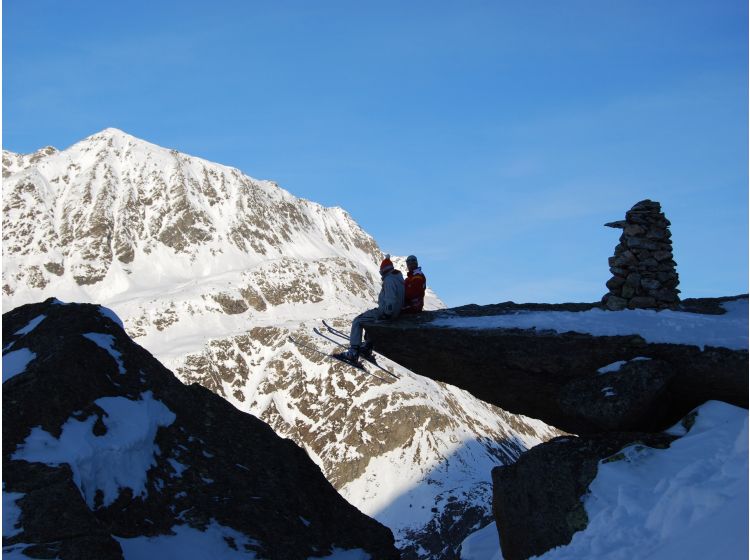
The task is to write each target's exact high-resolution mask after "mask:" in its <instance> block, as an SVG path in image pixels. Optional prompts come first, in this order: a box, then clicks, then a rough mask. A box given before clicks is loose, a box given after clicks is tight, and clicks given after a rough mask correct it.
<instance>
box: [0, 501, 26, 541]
mask: <svg viewBox="0 0 750 560" xmlns="http://www.w3.org/2000/svg"><path fill="white" fill-rule="evenodd" d="M25 495H26V494H23V493H21V492H6V491H5V490H3V538H7V537H15V536H16V535H18V534H20V533H22V532H23V527H21V526H20V522H21V508H20V507H19V506H18V504H17V503H16V502H17V501H18V500H20V499H21V498H23V497H24V496H25ZM3 556H5V554H3Z"/></svg>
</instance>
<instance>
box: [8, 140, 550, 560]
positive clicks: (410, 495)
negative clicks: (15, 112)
mask: <svg viewBox="0 0 750 560" xmlns="http://www.w3.org/2000/svg"><path fill="white" fill-rule="evenodd" d="M3 209H4V211H3V281H2V284H3V306H4V310H6V311H7V310H9V309H11V308H14V307H16V306H19V305H21V304H25V303H30V302H36V301H41V300H43V299H46V298H47V297H51V296H54V297H56V298H58V299H60V300H64V301H77V302H95V303H99V304H102V305H105V306H107V307H109V308H112V309H113V310H114V311H115V312H116V313H117V314H118V315H119V316H120V317H121V318H122V319H123V321H124V323H125V327H126V330H127V332H128V334H130V335H131V336H132V337H133V338H135V339H136V341H137V342H138V343H139V344H140V345H142V346H144V347H145V348H147V349H148V350H149V351H150V352H152V353H153V354H154V355H155V356H156V357H157V358H158V359H159V360H160V361H161V362H162V363H164V364H165V365H166V366H167V367H168V368H170V369H172V370H173V371H175V372H176V373H177V374H178V375H179V376H180V378H181V379H182V380H183V381H185V382H193V381H197V382H199V383H201V384H202V385H204V386H206V387H208V388H209V389H211V390H213V391H214V392H216V393H218V394H220V395H222V396H223V397H225V398H226V399H227V400H229V401H230V402H232V403H233V404H234V405H235V406H237V407H238V408H239V409H241V410H243V411H245V412H250V413H252V414H254V415H256V416H257V417H259V418H261V419H263V420H264V421H266V422H267V423H269V424H270V425H271V426H272V427H273V428H274V429H275V430H276V431H277V433H279V434H281V435H283V436H286V437H289V438H291V439H293V440H294V441H295V442H297V443H298V444H299V445H301V446H302V447H304V448H305V449H306V450H307V452H308V454H309V455H310V456H311V457H312V458H313V460H314V461H316V462H317V463H318V465H320V467H321V469H322V470H323V472H324V473H325V475H326V477H327V478H328V479H329V480H330V481H331V482H332V484H333V485H334V486H335V487H336V488H337V489H338V490H339V491H340V492H341V494H342V495H344V496H345V497H346V498H347V499H348V500H349V501H350V502H351V503H353V504H354V505H356V506H357V507H358V508H359V509H360V510H362V511H363V512H365V513H367V514H368V515H371V516H372V517H375V518H376V519H378V520H379V521H381V522H383V523H384V524H386V525H388V526H389V527H391V528H392V529H393V531H394V534H395V535H396V539H397V544H399V545H400V546H402V547H403V548H404V550H405V553H406V554H405V555H406V556H407V557H422V558H441V557H445V556H446V555H449V554H450V548H451V546H452V544H451V543H454V544H458V543H460V541H461V539H462V538H463V537H464V536H466V535H468V534H469V533H470V532H471V530H472V529H476V528H478V527H480V526H482V525H484V524H486V523H487V522H488V520H489V519H490V518H491V478H490V470H491V468H492V466H495V465H497V464H501V463H503V462H505V461H512V460H514V459H515V458H516V457H517V456H518V455H519V454H520V453H521V452H523V451H524V450H525V449H527V448H529V447H531V446H534V445H536V444H537V443H539V442H541V441H544V440H546V439H548V438H549V437H551V436H553V435H556V434H557V432H556V430H554V429H552V428H550V427H548V426H546V425H545V424H544V423H542V422H539V421H536V420H532V419H528V418H525V417H521V416H517V415H511V414H508V413H505V412H504V411H502V410H500V409H498V408H496V407H493V406H490V405H487V404H485V403H483V402H481V401H478V400H477V399H475V398H473V397H472V396H471V395H469V394H468V393H466V392H465V391H461V390H458V389H456V388H455V387H450V386H446V385H443V384H440V383H436V382H433V381H431V380H428V379H425V378H423V377H419V376H416V375H413V374H411V373H410V372H408V371H406V370H403V369H401V368H399V367H398V366H397V365H395V364H388V366H389V367H391V368H392V369H393V371H394V372H395V373H396V374H398V375H401V379H400V380H397V381H396V380H394V381H393V382H390V381H382V380H379V379H377V378H375V377H368V376H365V375H363V374H361V373H359V372H357V371H355V370H352V369H351V368H348V367H347V366H345V365H343V364H338V363H331V362H330V361H328V360H326V359H325V358H324V357H323V356H321V355H320V354H315V353H313V352H310V351H308V350H306V349H304V348H301V347H297V346H295V345H293V344H292V343H291V342H290V341H289V340H288V337H289V336H290V335H293V336H294V337H295V338H298V339H300V340H302V341H304V342H306V343H308V344H312V345H315V346H316V347H318V348H320V349H321V350H324V351H325V350H330V349H331V348H332V347H333V344H331V343H328V342H327V341H325V340H322V339H320V338H318V337H314V335H312V333H311V329H312V327H313V326H317V325H319V324H320V320H321V319H324V318H325V319H328V320H329V321H331V322H333V323H334V324H336V325H337V326H339V327H340V328H342V329H345V328H346V327H347V326H348V324H349V322H350V320H351V318H352V317H353V316H354V315H356V314H357V313H359V312H361V311H362V310H364V309H367V308H370V307H373V306H374V304H375V300H376V297H377V292H378V289H379V281H380V280H379V275H378V274H377V264H378V263H379V261H380V259H382V256H383V255H382V253H381V251H380V249H379V247H378V245H377V244H376V242H375V241H374V240H373V238H372V237H371V236H369V235H368V234H367V233H366V232H364V231H363V230H362V229H361V228H360V227H359V226H358V225H357V224H356V223H355V222H354V221H353V220H352V218H351V217H350V216H349V215H348V214H347V213H346V212H345V211H344V210H342V209H340V208H325V207H322V206H320V205H318V204H316V203H313V202H310V201H307V200H303V199H300V198H297V197H295V196H293V195H292V194H290V193H288V192H287V191H285V190H283V189H281V188H280V187H278V186H277V185H276V184H274V183H272V182H269V181H259V180H256V179H252V178H250V177H248V176H246V175H244V174H243V173H242V172H240V171H239V170H237V169H234V168H231V167H226V166H222V165H218V164H214V163H211V162H208V161H205V160H202V159H199V158H195V157H191V156H188V155H185V154H182V153H179V152H177V151H175V150H168V149H165V148H161V147H158V146H155V145H153V144H149V143H147V142H144V141H142V140H139V139H136V138H134V137H132V136H129V135H127V134H125V133H123V132H121V131H119V130H115V129H107V130H104V131H102V132H100V133H98V134H95V135H93V136H91V137H89V138H86V139H84V140H83V141H81V142H79V143H77V144H75V145H74V146H72V147H70V148H68V149H66V150H64V151H57V150H55V149H54V148H44V149H42V150H40V151H38V152H36V153H34V154H30V155H19V154H14V153H10V152H5V151H4V152H3ZM394 262H395V264H396V266H400V267H401V268H402V270H403V269H404V268H405V267H404V266H403V261H402V260H400V259H395V261H394ZM424 264H425V265H426V266H425V271H426V273H427V275H428V279H429V263H424ZM442 306H443V305H442V303H441V302H440V300H439V299H438V298H437V296H436V295H435V294H434V293H432V292H430V293H429V294H428V302H427V307H428V308H433V309H434V308H438V307H442Z"/></svg>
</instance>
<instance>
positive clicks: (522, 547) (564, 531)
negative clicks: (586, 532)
mask: <svg viewBox="0 0 750 560" xmlns="http://www.w3.org/2000/svg"><path fill="white" fill-rule="evenodd" d="M674 439H675V438H674V436H669V435H666V434H638V433H610V434H606V435H595V436H585V437H580V438H578V437H560V438H555V439H553V440H551V441H548V442H546V443H543V444H540V445H537V446H536V447H534V448H532V449H530V450H529V451H527V452H526V453H524V454H523V455H522V456H521V458H520V459H519V460H518V461H517V462H516V463H513V464H512V465H507V466H504V467H497V468H495V469H493V470H492V481H493V489H494V502H493V511H494V514H495V521H496V523H497V527H498V532H499V534H500V545H501V547H502V552H503V557H504V558H505V559H506V560H520V559H523V558H529V557H531V556H536V555H540V554H542V553H544V552H546V551H548V550H550V549H551V548H554V547H556V546H562V545H566V544H568V543H570V541H571V539H572V538H573V534H574V533H576V532H577V531H581V530H583V529H585V528H586V526H587V525H588V516H587V515H586V510H585V509H584V506H583V502H582V497H583V496H584V494H585V493H586V492H587V490H588V487H589V485H590V484H591V482H592V481H593V480H594V477H595V476H596V473H597V469H598V464H599V461H601V460H602V459H606V458H608V457H611V456H613V455H615V454H616V453H618V452H619V451H620V450H621V449H623V448H624V447H626V446H628V445H633V444H641V445H645V446H649V447H658V448H665V447H668V446H669V444H670V442H671V441H673V440H674Z"/></svg>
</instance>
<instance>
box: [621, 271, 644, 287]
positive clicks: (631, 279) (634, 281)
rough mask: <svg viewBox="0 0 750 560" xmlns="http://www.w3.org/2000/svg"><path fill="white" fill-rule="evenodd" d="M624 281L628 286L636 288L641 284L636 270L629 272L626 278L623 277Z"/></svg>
mask: <svg viewBox="0 0 750 560" xmlns="http://www.w3.org/2000/svg"><path fill="white" fill-rule="evenodd" d="M625 283H626V284H627V285H628V286H632V287H633V288H636V287H638V286H640V285H641V275H640V274H638V273H637V272H631V273H630V274H628V276H627V278H625Z"/></svg>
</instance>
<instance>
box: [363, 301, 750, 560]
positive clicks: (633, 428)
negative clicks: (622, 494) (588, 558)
mask: <svg viewBox="0 0 750 560" xmlns="http://www.w3.org/2000/svg"><path fill="white" fill-rule="evenodd" d="M746 298H747V296H737V297H734V298H711V299H691V300H684V301H683V302H681V303H680V305H679V309H681V310H682V311H686V312H694V313H703V314H712V315H717V314H722V313H724V312H725V310H724V309H723V308H722V306H721V304H722V303H724V302H727V301H730V300H733V299H746ZM597 307H600V306H599V305H598V304H560V305H553V304H523V305H518V304H514V303H512V302H507V303H502V304H497V305H489V306H483V307H480V306H475V305H471V306H464V307H460V308H456V309H450V310H446V311H440V312H431V313H430V312H427V313H422V314H421V315H419V316H414V317H404V318H401V319H400V320H399V321H396V322H393V323H388V322H382V323H377V324H373V325H370V326H368V328H367V332H368V336H369V338H370V339H371V340H372V341H373V343H374V346H375V349H376V350H377V351H378V352H381V353H383V354H385V355H386V356H388V357H389V358H391V359H393V360H395V361H397V362H399V363H401V364H402V365H404V366H406V367H408V368H410V369H412V370H413V371H415V372H416V373H419V374H421V375H425V376H427V377H430V378H432V379H435V380H438V381H442V382H445V383H449V384H451V385H455V386H457V387H460V388H462V389H465V390H468V391H469V392H471V393H472V394H473V395H475V396H476V397H478V398H480V399H482V400H484V401H487V402H490V403H492V404H495V405H497V406H499V407H501V408H503V409H505V410H507V411H509V412H513V413H518V414H525V415H528V416H531V417H534V418H539V419H541V420H544V421H545V422H547V423H549V424H552V425H554V426H557V427H558V428H561V429H563V430H567V431H569V432H573V433H577V434H581V435H580V437H576V436H570V437H561V438H556V439H554V440H551V441H549V442H547V443H543V444H540V445H538V446H536V447H534V448H532V449H531V450H529V451H528V452H526V453H524V454H523V455H522V456H521V457H520V459H519V460H518V461H517V462H516V463H513V464H511V465H507V466H504V467H497V468H495V469H494V470H493V472H492V477H493V494H494V498H493V512H494V516H495V520H496V523H497V527H498V531H499V534H500V541H501V546H502V552H503V556H504V557H505V558H507V559H520V558H528V557H530V556H534V555H539V554H542V553H544V552H545V551H547V550H549V549H551V548H553V547H556V546H562V545H565V544H567V543H569V542H570V541H571V539H572V537H573V534H574V533H575V532H576V531H580V530H582V529H584V528H585V527H586V525H587V524H588V519H587V516H586V512H585V509H584V507H583V504H582V502H581V498H582V496H583V495H584V494H585V493H586V491H587V489H588V486H589V484H590V483H591V481H592V480H593V479H594V477H595V476H596V472H597V468H598V467H597V466H598V464H599V462H600V461H601V460H603V459H607V458H609V457H611V460H617V459H618V457H619V456H620V455H619V452H620V451H621V450H622V449H623V448H625V447H627V446H629V445H644V446H648V447H657V448H664V447H668V446H669V444H670V442H671V441H672V440H674V436H671V435H668V434H665V433H663V430H665V429H666V428H668V427H670V426H672V425H674V424H676V423H677V422H679V421H680V420H682V419H683V418H685V417H686V416H687V418H689V414H690V413H691V411H692V410H693V409H694V408H696V407H698V406H700V405H701V404H703V403H705V402H706V401H709V400H720V401H724V402H727V403H730V404H734V405H737V406H741V407H744V408H747V407H748V374H747V372H748V352H747V350H730V349H727V348H712V347H705V348H704V349H700V348H698V347H697V346H689V345H682V344H653V343H648V342H646V341H645V340H644V339H643V338H642V337H640V336H638V335H635V334H634V335H631V336H593V335H588V334H581V333H575V332H567V333H558V332H555V331H542V330H535V329H528V330H521V329H499V328H493V329H459V328H447V327H435V326H432V325H431V322H432V321H433V320H434V319H435V318H436V317H438V316H441V315H443V314H446V313H447V314H450V315H453V316H464V317H466V316H469V317H471V316H491V315H502V314H506V313H516V312H519V311H569V312H570V311H572V312H576V311H586V310H589V309H593V308H597ZM616 362H621V363H618V364H617V365H614V364H615V363H616ZM610 365H612V366H613V367H611V368H607V369H608V370H610V369H611V370H610V371H606V372H605V373H601V372H600V371H599V370H600V369H602V368H603V367H604V366H610Z"/></svg>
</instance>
